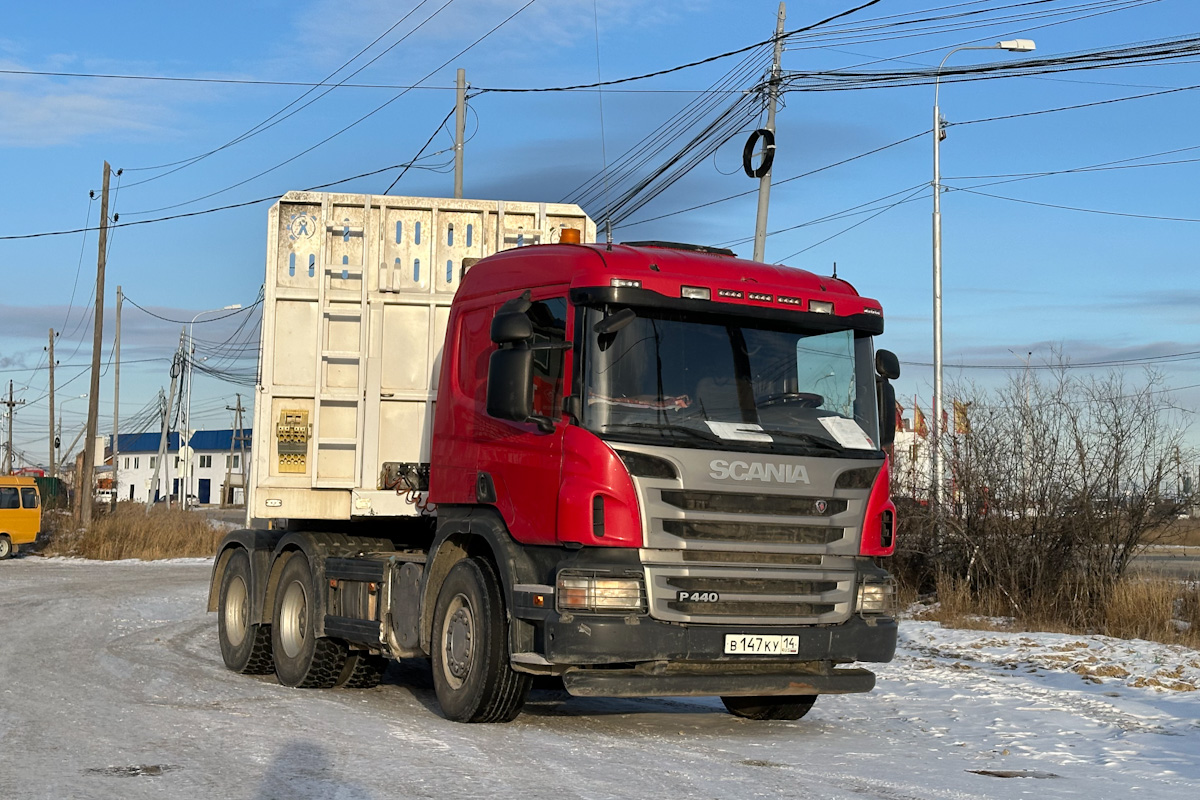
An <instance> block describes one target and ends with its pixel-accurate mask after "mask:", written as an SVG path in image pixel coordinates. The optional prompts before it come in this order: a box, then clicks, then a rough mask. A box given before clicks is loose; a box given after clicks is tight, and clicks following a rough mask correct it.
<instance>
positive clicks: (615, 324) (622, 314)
mask: <svg viewBox="0 0 1200 800" xmlns="http://www.w3.org/2000/svg"><path fill="white" fill-rule="evenodd" d="M635 319H637V312H635V311H634V310H633V309H632V308H622V309H621V310H620V311H618V312H617V313H615V314H611V315H609V316H607V317H605V318H604V319H602V320H600V321H599V322H597V323H596V324H595V325H593V326H592V331H593V332H595V333H598V334H600V335H601V336H604V335H605V334H609V333H616V332H617V331H619V330H621V328H624V327H625V326H626V325H628V324H629V323H631V322H633V321H634V320H635Z"/></svg>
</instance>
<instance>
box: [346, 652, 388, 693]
mask: <svg viewBox="0 0 1200 800" xmlns="http://www.w3.org/2000/svg"><path fill="white" fill-rule="evenodd" d="M385 669H387V659H385V658H384V657H383V656H380V655H376V654H374V653H368V652H366V651H365V650H352V651H351V652H350V654H349V655H348V656H347V657H346V666H344V667H342V675H341V677H340V678H338V680H337V683H335V684H334V686H340V687H342V688H345V689H374V688H375V687H376V686H378V685H379V682H380V681H381V680H383V671H384V670H385Z"/></svg>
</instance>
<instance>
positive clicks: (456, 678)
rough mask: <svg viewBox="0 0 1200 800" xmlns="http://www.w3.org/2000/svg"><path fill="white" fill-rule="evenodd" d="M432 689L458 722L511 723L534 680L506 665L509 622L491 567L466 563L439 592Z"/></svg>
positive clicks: (480, 562) (460, 564)
mask: <svg viewBox="0 0 1200 800" xmlns="http://www.w3.org/2000/svg"><path fill="white" fill-rule="evenodd" d="M432 638H433V641H432V643H431V648H432V650H433V653H432V655H433V688H434V691H435V692H436V693H437V698H438V703H439V704H440V705H441V707H442V713H443V714H445V715H446V717H447V718H448V719H452V720H454V721H455V722H511V721H512V720H513V719H515V718H516V716H517V714H520V713H521V707H522V706H524V705H525V697H526V696H527V695H528V694H529V686H530V683H531V682H532V676H530V675H527V674H525V673H521V672H514V671H513V669H512V667H511V666H509V662H508V617H507V615H506V613H505V610H504V597H503V595H502V593H501V589H500V581H499V579H498V578H497V577H496V571H495V569H494V568H493V567H492V565H491V564H490V563H488V562H487V561H484V560H482V559H476V558H468V559H464V560H462V561H460V562H458V563H457V564H455V565H454V567H453V568H452V569H451V570H450V572H449V574H448V575H446V581H445V583H443V584H442V588H441V590H440V591H439V592H438V599H437V606H436V608H435V611H434V616H433V637H432Z"/></svg>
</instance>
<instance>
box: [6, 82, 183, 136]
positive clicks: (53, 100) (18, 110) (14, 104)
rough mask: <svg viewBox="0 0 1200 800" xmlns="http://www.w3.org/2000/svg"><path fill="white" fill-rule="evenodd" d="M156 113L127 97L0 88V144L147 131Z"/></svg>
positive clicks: (147, 132) (148, 132)
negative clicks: (12, 90)
mask: <svg viewBox="0 0 1200 800" xmlns="http://www.w3.org/2000/svg"><path fill="white" fill-rule="evenodd" d="M158 113H161V111H159V112H158ZM156 115H157V114H156V113H155V112H154V111H152V109H151V107H150V106H148V105H146V104H143V103H140V102H137V101H132V100H130V99H127V98H115V97H103V96H100V95H95V94H85V93H78V92H62V93H51V94H37V93H33V92H4V91H0V145H4V146H8V147H55V146H58V145H63V144H69V143H71V142H75V141H78V140H81V139H88V138H94V137H97V136H101V135H105V134H109V133H114V132H124V133H132V132H138V133H145V134H151V133H152V132H154V131H156V130H158V125H156V124H154V123H152V122H150V121H149V120H151V119H153V118H154V117H155V116H156Z"/></svg>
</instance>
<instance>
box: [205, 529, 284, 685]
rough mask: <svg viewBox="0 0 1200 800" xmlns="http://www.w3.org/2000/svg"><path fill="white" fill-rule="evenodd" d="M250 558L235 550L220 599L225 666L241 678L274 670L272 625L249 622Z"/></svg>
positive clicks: (219, 635)
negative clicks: (241, 676)
mask: <svg viewBox="0 0 1200 800" xmlns="http://www.w3.org/2000/svg"><path fill="white" fill-rule="evenodd" d="M250 585H251V584H250V556H249V555H248V554H247V553H246V551H245V550H242V549H241V548H239V549H237V550H235V551H234V553H233V555H231V556H230V557H229V561H228V562H226V564H225V572H224V574H223V575H221V590H220V594H219V595H218V596H217V639H218V640H219V641H220V643H221V658H222V659H223V660H224V661H225V666H226V667H228V668H229V669H231V670H233V671H234V672H238V673H241V674H242V675H269V674H271V673H272V672H274V671H275V660H274V659H273V658H272V657H271V626H270V625H263V624H255V623H252V622H251V621H250V609H251V607H252V606H253V604H252V603H251V602H250Z"/></svg>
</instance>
